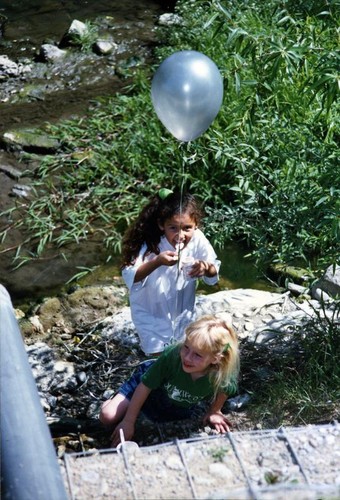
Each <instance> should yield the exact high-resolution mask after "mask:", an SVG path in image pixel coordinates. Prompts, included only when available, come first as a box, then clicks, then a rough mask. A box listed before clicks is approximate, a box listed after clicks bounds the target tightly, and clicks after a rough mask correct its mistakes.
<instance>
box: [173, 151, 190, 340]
mask: <svg viewBox="0 0 340 500" xmlns="http://www.w3.org/2000/svg"><path fill="white" fill-rule="evenodd" d="M182 144H183V143H180V144H179V149H180V148H181V146H182ZM189 148H190V142H189V143H188V151H189ZM186 164H187V156H183V161H182V172H181V177H182V180H181V188H180V199H179V220H180V229H181V227H182V213H183V195H184V183H185V177H186V176H185V173H186V172H185V167H186ZM181 252H182V250H181V245H178V262H177V277H176V282H177V281H178V279H179V275H180V259H181ZM176 289H177V290H176V301H175V318H174V322H173V326H172V333H173V337H174V338H175V331H174V327H175V324H176V320H177V318H178V316H179V311H178V306H179V305H178V299H179V290H178V288H177V284H176Z"/></svg>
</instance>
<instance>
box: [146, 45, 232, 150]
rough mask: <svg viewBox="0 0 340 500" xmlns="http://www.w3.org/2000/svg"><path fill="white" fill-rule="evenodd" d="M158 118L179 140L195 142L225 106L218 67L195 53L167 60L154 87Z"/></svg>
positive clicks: (153, 100) (158, 71) (157, 72)
mask: <svg viewBox="0 0 340 500" xmlns="http://www.w3.org/2000/svg"><path fill="white" fill-rule="evenodd" d="M151 98H152V103H153V106H154V108H155V111H156V113H157V116H158V118H159V119H160V121H161V122H162V123H163V125H164V126H165V127H166V128H167V129H168V130H169V132H171V134H172V135H173V136H174V137H176V139H178V140H180V141H185V142H188V141H192V140H193V139H196V138H197V137H199V136H200V135H201V134H203V132H205V131H206V130H207V128H208V127H209V126H210V124H211V123H212V121H213V120H214V118H215V117H216V115H217V113H218V112H219V109H220V107H221V104H222V100H223V80H222V76H221V74H220V72H219V70H218V68H217V66H216V64H215V63H214V62H213V61H212V60H211V59H209V57H207V56H205V55H204V54H201V53H200V52H196V51H194V50H183V51H180V52H176V53H174V54H172V55H171V56H169V57H168V58H167V59H165V60H164V61H163V62H162V64H161V65H160V66H159V68H158V70H157V71H156V73H155V75H154V77H153V80H152V85H151Z"/></svg>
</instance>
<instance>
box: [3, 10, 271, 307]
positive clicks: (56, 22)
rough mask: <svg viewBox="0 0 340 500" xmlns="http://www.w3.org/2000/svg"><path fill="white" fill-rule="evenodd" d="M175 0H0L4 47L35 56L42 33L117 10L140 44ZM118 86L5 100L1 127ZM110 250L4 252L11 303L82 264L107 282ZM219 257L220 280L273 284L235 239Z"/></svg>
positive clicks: (47, 116)
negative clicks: (20, 260) (25, 259)
mask: <svg viewBox="0 0 340 500" xmlns="http://www.w3.org/2000/svg"><path fill="white" fill-rule="evenodd" d="M174 4H175V2H174V1H171V0H169V1H156V0H124V1H123V2H122V1H116V0H96V2H94V1H91V0H89V1H86V0H1V1H0V16H6V18H7V22H6V25H5V30H4V35H3V37H2V38H1V33H0V54H6V55H7V56H8V57H9V58H13V60H16V59H17V58H18V57H23V56H25V57H27V58H32V57H33V55H34V54H35V53H36V51H37V49H38V48H39V46H40V45H41V44H42V43H43V42H44V41H45V40H50V39H54V40H60V39H61V37H62V35H63V34H64V33H65V31H66V29H67V28H68V27H69V26H70V24H71V22H72V20H74V19H78V20H80V21H83V22H85V21H87V20H89V21H92V20H94V19H96V18H97V17H99V16H110V17H113V18H114V21H115V24H116V25H117V36H120V37H123V38H124V36H126V37H127V36H129V37H130V38H134V39H135V40H134V42H136V44H144V45H145V46H147V45H148V44H149V45H150V46H152V44H153V43H154V26H155V22H156V20H157V19H158V17H159V16H160V15H161V14H162V13H164V12H169V11H171V10H172V9H173V7H174ZM132 55H133V54H132ZM117 91H119V87H118V85H117V87H114V82H112V81H110V82H103V83H102V85H100V84H97V85H94V86H93V87H89V86H87V87H86V88H81V87H80V88H78V89H75V90H71V91H69V92H61V93H56V94H55V95H53V96H52V97H51V96H50V97H47V98H46V99H45V100H44V101H43V102H41V101H39V100H36V101H31V102H20V103H14V104H11V103H10V102H0V116H1V119H0V133H3V132H4V131H6V130H9V129H11V128H13V127H18V126H19V127H27V126H32V125H34V126H39V125H40V124H42V123H44V122H56V121H58V120H60V119H63V118H67V117H69V116H71V115H74V114H77V115H81V114H82V113H84V112H85V110H86V109H87V107H88V104H89V102H90V101H91V100H92V99H95V97H97V96H102V95H109V94H112V93H114V92H117ZM4 101H5V100H4ZM0 161H3V162H9V163H12V164H13V158H10V157H9V156H8V154H7V152H5V151H1V150H0ZM11 182H12V183H13V181H11V180H10V179H8V177H6V176H5V174H3V173H2V172H0V211H1V209H3V208H8V204H9V203H10V201H9V200H10V199H9V197H8V193H9V190H10V183H11ZM11 203H13V201H12V202H11ZM17 237H18V236H17V235H16V233H15V232H12V233H11V235H10V236H9V238H7V240H6V246H11V245H12V246H13V248H14V247H15V246H16V243H17ZM2 248H4V246H2ZM107 257H108V255H107V252H106V251H105V249H103V245H102V242H101V241H100V240H96V241H90V242H84V243H81V244H74V245H69V246H68V247H67V249H60V250H59V249H55V248H51V249H49V251H48V252H47V253H46V254H45V256H44V258H43V259H39V260H33V261H32V262H30V263H29V264H26V265H24V266H22V267H19V268H18V269H13V265H12V259H13V252H6V253H1V255H0V282H1V283H2V284H3V285H4V286H5V287H6V288H7V289H8V291H9V293H10V294H11V297H12V300H13V302H14V303H20V302H23V301H26V302H27V300H30V299H34V300H36V299H38V298H41V297H43V296H46V295H51V294H55V293H58V292H59V291H60V290H61V289H65V283H66V282H67V281H69V280H70V279H71V278H72V277H73V276H74V275H76V274H77V273H78V272H79V271H80V270H81V269H84V268H88V269H90V268H91V269H92V268H94V267H96V266H97V269H96V271H95V272H94V273H91V278H90V279H89V282H92V283H107V282H110V280H112V278H113V277H117V276H119V275H120V272H119V267H118V260H119V259H118V256H113V257H112V258H111V260H110V264H105V262H106V260H107ZM220 258H221V260H222V269H221V284H220V286H221V288H239V287H249V288H261V289H263V288H266V289H268V284H266V283H265V282H264V281H262V280H261V279H259V278H258V276H257V272H256V269H255V267H254V266H253V265H252V264H251V262H249V261H248V260H246V259H244V252H243V251H242V250H241V249H240V248H239V247H238V246H237V245H230V246H228V247H227V248H226V249H225V250H224V251H223V252H220ZM213 291H216V290H215V289H214V290H213Z"/></svg>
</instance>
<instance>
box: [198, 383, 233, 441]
mask: <svg viewBox="0 0 340 500" xmlns="http://www.w3.org/2000/svg"><path fill="white" fill-rule="evenodd" d="M227 398H228V396H227V395H226V394H224V393H223V392H219V393H218V394H217V396H216V398H215V399H214V401H213V402H212V404H211V406H210V408H209V410H208V412H207V413H206V415H205V416H204V419H203V422H204V423H205V424H209V425H211V426H212V427H215V429H216V430H217V431H218V432H220V433H221V434H225V433H226V432H229V431H230V428H231V426H232V425H231V423H230V422H229V420H228V419H227V417H225V416H224V415H223V413H222V406H223V405H224V403H225V402H226V400H227Z"/></svg>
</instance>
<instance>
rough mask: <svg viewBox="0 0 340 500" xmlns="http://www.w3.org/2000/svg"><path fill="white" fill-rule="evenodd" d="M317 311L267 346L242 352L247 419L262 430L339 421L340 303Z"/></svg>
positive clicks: (247, 345)
mask: <svg viewBox="0 0 340 500" xmlns="http://www.w3.org/2000/svg"><path fill="white" fill-rule="evenodd" d="M329 307H330V306H329V305H328V312H326V309H325V307H324V306H323V307H322V308H321V309H315V310H314V315H313V317H311V318H310V319H309V320H308V321H306V322H304V324H302V325H295V326H293V327H292V328H291V331H290V332H288V333H286V334H284V335H281V334H279V333H278V332H276V334H275V335H274V336H273V337H272V340H271V341H269V342H268V344H262V345H250V343H248V342H245V343H244V346H243V361H244V366H243V371H244V372H246V373H247V376H246V380H245V381H244V387H245V389H246V390H248V391H249V392H251V393H252V395H253V397H252V404H251V405H250V408H249V415H251V417H252V419H253V420H254V421H257V422H259V423H260V424H262V425H263V426H265V427H278V426H280V425H304V424H306V423H315V424H317V423H325V422H330V421H332V420H337V419H338V418H339V415H340V405H339V401H340V365H339V352H340V317H339V313H340V302H339V300H338V301H335V302H333V304H332V306H331V307H332V309H330V308H329Z"/></svg>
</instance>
